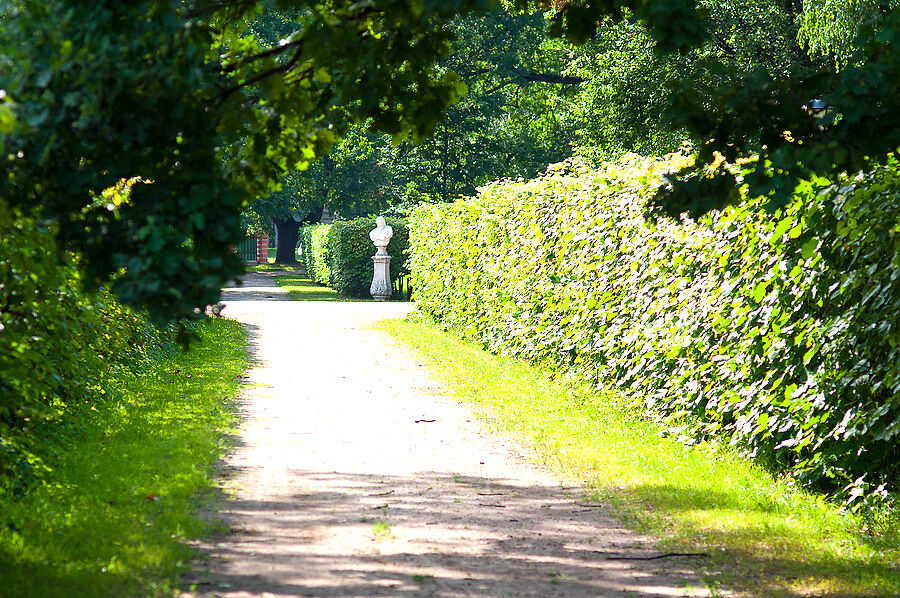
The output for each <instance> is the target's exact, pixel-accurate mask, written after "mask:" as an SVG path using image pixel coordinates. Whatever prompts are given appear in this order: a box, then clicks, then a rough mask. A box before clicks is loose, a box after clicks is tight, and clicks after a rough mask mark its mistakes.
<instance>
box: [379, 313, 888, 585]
mask: <svg viewBox="0 0 900 598" xmlns="http://www.w3.org/2000/svg"><path fill="white" fill-rule="evenodd" d="M381 327H382V329H383V330H385V331H386V332H388V333H389V334H391V335H393V336H394V337H395V338H396V339H397V340H399V341H401V342H403V343H405V344H407V345H410V346H412V347H413V348H415V349H416V350H417V351H418V352H420V353H421V354H422V355H423V356H424V358H425V359H426V360H427V361H430V364H431V365H432V366H433V368H434V371H435V372H437V374H438V375H439V376H441V377H442V378H443V379H444V380H445V381H446V382H447V383H448V384H449V385H450V386H451V387H452V388H453V389H454V390H455V391H456V392H457V393H459V395H460V396H461V397H462V398H463V399H464V400H467V401H468V402H470V404H471V405H472V406H473V407H474V408H475V410H476V411H477V412H479V414H480V415H481V416H482V417H483V418H485V419H487V420H488V421H489V422H491V423H492V424H493V425H495V426H497V427H498V428H501V429H507V430H511V431H513V432H515V433H516V434H518V435H520V436H521V437H523V438H524V439H525V440H526V441H529V442H530V443H531V444H533V445H534V446H535V447H536V448H537V449H538V451H539V453H540V454H541V455H542V456H543V458H545V459H546V460H547V462H548V463H550V464H551V465H553V466H554V467H556V468H558V469H559V470H561V471H563V472H564V473H566V474H568V475H571V476H573V477H575V478H576V479H580V480H584V481H585V482H586V487H587V488H588V489H589V491H590V492H592V493H593V494H594V495H595V497H596V498H598V499H605V500H607V501H609V502H610V503H611V504H613V505H614V506H615V507H616V508H617V509H618V510H619V512H620V514H621V515H622V516H623V517H624V518H625V519H626V521H628V522H629V523H630V524H631V525H633V526H635V527H637V528H639V529H642V530H643V531H648V532H651V533H653V534H655V535H657V536H659V537H661V538H662V542H663V545H664V546H665V547H666V548H667V549H670V550H679V551H687V552H696V551H701V552H706V553H708V554H709V558H708V559H704V561H705V562H706V565H705V567H706V570H705V573H704V574H705V575H706V578H707V583H708V584H709V585H710V586H711V587H713V588H715V587H718V586H719V585H720V584H721V585H722V586H725V587H737V588H741V589H746V590H749V591H751V592H752V593H754V594H756V595H761V596H773V597H792V596H809V595H812V596H835V597H836V596H898V595H900V567H898V566H897V563H898V562H900V540H898V533H897V525H896V520H893V522H891V521H890V520H888V523H884V524H883V525H881V526H878V525H874V524H872V523H871V522H869V523H868V524H867V523H866V522H864V521H863V520H862V519H861V518H859V517H857V516H854V515H850V514H847V513H844V512H843V511H842V510H841V509H840V508H839V507H837V506H836V505H834V504H831V503H828V502H827V501H826V500H824V499H823V498H822V497H819V496H815V495H811V494H808V493H806V492H803V491H801V490H799V489H797V488H796V487H794V486H793V485H792V484H791V483H790V481H789V480H777V479H773V478H772V476H771V475H769V474H768V473H766V472H765V471H763V470H762V469H761V468H760V467H758V466H756V465H754V464H753V463H752V462H751V461H750V460H748V459H746V458H744V457H742V456H740V455H738V454H736V453H735V452H733V451H729V450H727V449H723V448H717V447H713V446H709V445H704V446H699V447H696V448H688V447H685V446H684V445H683V444H681V443H679V442H677V441H676V440H674V439H672V438H669V437H665V436H663V435H662V434H661V428H660V427H659V426H658V425H656V424H654V423H652V422H648V421H646V420H642V419H638V418H635V417H633V416H631V415H630V414H629V413H628V412H627V410H626V409H625V408H623V406H622V403H621V401H620V400H619V399H618V397H617V395H616V393H615V391H614V390H609V391H606V392H602V393H600V392H597V391H593V390H591V389H588V388H585V387H584V386H579V385H576V384H572V383H568V382H566V381H562V380H554V377H553V375H552V374H550V373H548V372H547V371H545V370H541V369H539V368H536V367H533V366H531V365H528V364H525V363H522V362H520V361H516V360H512V359H507V358H501V357H498V356H495V355H492V354H490V353H487V352H485V351H483V350H482V349H481V348H480V347H476V346H475V345H473V344H471V343H468V342H465V341H462V340H460V339H459V338H457V337H455V336H452V335H449V334H447V333H445V332H442V331H440V330H439V329H438V328H436V327H435V326H433V325H431V324H426V323H412V322H401V321H396V320H392V321H388V322H385V323H382V324H381Z"/></svg>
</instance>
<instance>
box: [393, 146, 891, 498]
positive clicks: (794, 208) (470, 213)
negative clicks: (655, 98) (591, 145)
mask: <svg viewBox="0 0 900 598" xmlns="http://www.w3.org/2000/svg"><path fill="white" fill-rule="evenodd" d="M669 160H670V161H668V162H667V161H664V160H654V159H649V158H642V157H638V156H634V155H630V156H626V157H625V158H623V159H622V160H621V161H620V162H618V163H611V164H607V165H605V166H604V167H602V168H599V169H596V170H589V169H587V168H585V167H582V166H580V165H577V164H575V163H572V162H570V163H562V164H559V165H555V166H554V167H552V168H551V170H550V171H548V174H547V175H546V176H544V177H542V178H540V179H537V180H534V181H529V182H524V183H523V182H498V183H494V184H492V185H490V186H488V187H487V188H485V189H483V190H482V191H481V193H479V195H478V196H476V197H473V198H468V199H464V200H461V201H458V202H455V203H452V204H439V205H423V206H421V207H419V208H417V209H416V210H415V211H414V213H413V214H412V217H411V220H410V226H411V231H412V234H411V240H410V241H411V249H410V254H411V256H410V268H411V270H412V277H413V285H414V288H415V299H416V301H417V303H418V307H419V309H421V310H422V311H424V312H425V313H427V314H429V315H430V316H432V317H433V318H434V319H435V320H437V321H438V322H441V323H442V324H443V325H444V326H446V327H447V328H452V329H454V330H458V331H461V332H463V333H465V334H467V335H469V336H470V337H473V338H475V339H478V340H479V341H481V342H483V343H484V345H485V346H486V347H488V348H490V349H492V350H495V351H500V352H504V353H510V354H515V355H519V356H523V357H526V358H529V359H532V360H537V361H541V362H545V363H550V364H552V365H554V366H556V367H561V368H564V369H568V370H570V371H572V372H574V373H576V374H577V375H578V376H580V377H582V378H585V379H588V380H590V381H592V382H593V383H595V384H597V385H598V386H610V385H615V386H617V387H618V388H619V389H621V391H622V392H623V393H624V394H625V395H626V396H627V397H629V398H630V400H631V401H632V402H633V404H634V406H635V407H636V408H637V409H639V410H640V411H642V412H644V413H646V414H650V415H653V416H657V417H664V418H666V421H667V422H669V425H670V429H671V430H672V431H673V433H677V434H679V435H681V436H682V437H684V438H685V440H688V441H693V440H696V439H697V438H701V439H709V440H713V439H718V440H720V441H727V442H730V443H731V444H735V445H739V446H741V447H744V448H746V449H748V450H749V451H750V452H751V453H752V454H754V455H756V456H757V457H760V458H761V459H763V460H764V461H765V462H766V463H768V464H770V465H773V466H777V467H785V468H790V469H792V470H793V472H794V474H795V475H796V476H797V477H798V478H799V479H800V480H802V481H803V482H805V483H807V484H809V485H813V486H815V487H818V488H819V489H825V490H828V491H837V492H839V493H842V495H843V497H844V498H846V499H848V500H855V499H863V498H872V497H878V496H884V495H885V492H886V489H887V488H893V489H894V490H896V488H897V482H898V473H900V450H898V444H897V440H898V435H900V226H898V222H900V175H898V165H897V163H896V162H891V163H890V164H888V165H887V166H885V167H884V168H881V169H879V170H878V171H876V172H874V173H873V174H872V175H870V176H869V177H866V178H857V179H854V180H846V181H841V182H840V183H838V184H834V185H831V184H829V182H828V181H817V182H815V183H806V184H805V185H804V186H803V187H802V188H800V189H798V194H797V197H795V201H794V202H793V203H792V204H790V205H789V206H788V207H786V208H784V209H783V210H780V211H778V212H776V213H775V214H771V213H767V212H766V211H765V210H764V209H763V208H762V207H761V202H759V201H746V202H745V204H744V205H742V206H740V207H735V208H730V209H728V210H726V211H724V212H721V213H716V214H713V215H710V216H707V217H705V218H703V219H702V220H701V221H699V222H691V221H685V222H683V223H676V222H673V221H671V220H668V219H664V218H660V219H657V220H655V221H649V220H648V219H647V218H645V213H646V212H647V209H646V207H647V204H648V201H649V199H650V198H651V197H652V195H653V193H654V192H655V189H656V188H657V187H658V185H659V184H660V177H659V175H660V174H662V173H664V172H666V171H668V170H670V169H672V168H673V167H674V164H673V163H672V162H675V161H684V160H688V158H686V157H683V156H673V157H670V158H669Z"/></svg>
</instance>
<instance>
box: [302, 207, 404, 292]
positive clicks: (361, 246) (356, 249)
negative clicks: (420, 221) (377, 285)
mask: <svg viewBox="0 0 900 598" xmlns="http://www.w3.org/2000/svg"><path fill="white" fill-rule="evenodd" d="M386 220H387V223H388V224H389V225H390V226H391V227H392V228H393V229H394V236H393V237H392V238H391V242H390V243H389V244H388V247H387V252H388V254H389V255H390V256H391V258H392V259H391V280H392V281H395V280H397V278H398V277H399V276H400V275H401V274H407V273H408V270H407V269H406V254H407V251H408V249H409V228H408V226H407V224H406V221H405V220H399V219H398V220H395V219H386ZM373 228H375V219H374V218H356V219H354V220H338V221H336V222H333V223H332V224H326V225H317V226H308V227H304V228H303V231H302V239H303V256H304V258H303V259H304V263H305V265H306V271H307V272H308V273H309V274H310V277H311V278H312V279H313V280H315V281H316V282H319V283H321V284H325V285H328V286H330V287H331V288H333V289H334V290H336V291H337V292H338V293H341V294H342V295H345V296H348V297H359V298H367V297H369V287H370V286H371V284H372V256H373V255H375V247H374V246H373V245H372V241H371V239H369V232H370V231H371V230H372V229H373ZM307 248H309V249H308V250H307Z"/></svg>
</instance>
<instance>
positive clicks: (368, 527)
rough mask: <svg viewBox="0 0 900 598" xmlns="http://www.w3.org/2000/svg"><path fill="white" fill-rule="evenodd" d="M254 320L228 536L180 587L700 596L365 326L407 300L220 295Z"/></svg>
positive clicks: (233, 310) (249, 322)
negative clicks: (488, 429)
mask: <svg viewBox="0 0 900 598" xmlns="http://www.w3.org/2000/svg"><path fill="white" fill-rule="evenodd" d="M225 301H226V304H227V307H226V309H225V312H224V315H226V316H228V317H231V318H235V319H237V320H239V321H241V322H243V323H244V324H245V325H246V326H247V327H248V328H249V330H250V331H251V334H252V342H253V347H254V351H255V352H256V357H257V359H258V360H259V364H258V367H256V368H255V369H253V370H252V371H251V372H250V374H249V375H250V378H249V382H250V383H251V384H250V385H248V387H247V390H246V393H245V396H244V401H245V404H244V409H245V420H244V422H243V425H242V428H241V433H240V441H239V444H238V446H237V448H236V449H235V450H234V451H233V453H232V454H231V455H230V456H229V457H228V458H227V465H226V466H225V469H224V471H223V474H224V478H225V479H226V482H225V486H226V488H227V489H228V491H229V492H230V497H229V498H227V499H226V500H225V501H224V502H223V504H222V505H221V515H222V516H223V517H224V518H225V519H226V520H227V521H228V522H229V523H230V525H231V529H232V533H230V534H228V535H227V536H225V537H222V538H218V539H216V540H214V541H212V542H210V543H209V544H207V545H204V546H202V547H201V548H202V550H203V551H205V552H206V554H207V555H208V556H209V557H210V558H209V559H208V560H206V561H202V560H198V562H197V564H196V570H195V571H194V572H193V573H192V574H191V575H190V576H188V577H187V578H186V579H185V585H187V584H190V583H194V584H196V587H197V591H196V592H194V593H192V594H187V595H189V596H228V597H238V596H334V597H337V596H342V597H343V596H442V597H444V596H446V597H450V596H484V597H487V596H492V597H515V596H541V597H543V596H566V597H571V596H704V595H707V593H706V591H705V590H704V589H700V588H702V587H703V584H702V583H701V582H700V581H699V580H698V578H697V577H696V576H695V575H693V574H692V573H691V572H690V571H689V566H690V562H691V561H690V559H689V558H684V557H675V558H656V559H652V560H640V559H647V558H648V557H655V556H659V552H657V551H656V550H655V548H654V546H653V543H652V542H651V541H649V540H647V539H646V538H643V537H641V536H639V535H637V534H635V533H633V532H630V531H628V530H626V529H623V528H622V527H621V525H620V524H619V523H618V522H616V521H615V520H613V519H611V518H610V517H609V516H608V515H607V514H606V513H605V510H604V508H603V507H599V506H596V505H593V504H588V503H585V502H583V499H581V498H580V497H579V495H578V492H577V490H576V489H573V488H571V487H567V486H565V485H561V484H560V482H559V481H558V480H557V479H556V478H554V477H553V476H552V475H550V474H549V473H548V472H546V471H543V470H541V469H540V468H539V467H537V466H535V465H533V464H532V463H531V460H530V459H529V458H528V455H527V452H526V451H525V450H524V449H522V448H521V447H518V446H517V445H516V444H515V443H513V442H511V441H509V440H508V439H504V438H501V437H499V436H498V435H496V434H489V433H487V432H486V431H485V430H484V429H483V428H482V427H481V426H480V425H479V424H478V423H477V422H476V421H475V420H474V418H473V417H472V415H471V413H470V412H469V411H468V410H467V409H466V408H465V407H462V406H460V405H459V404H458V403H457V402H456V401H455V400H454V399H452V398H451V397H450V395H449V394H447V391H446V390H445V389H443V388H442V387H441V386H440V385H439V384H438V383H437V382H435V380H434V379H433V378H432V377H431V376H430V375H429V373H428V372H427V371H426V370H425V368H424V367H423V366H421V365H420V363H419V362H418V361H417V359H416V357H415V356H414V355H413V354H411V353H410V352H409V351H408V350H406V349H404V348H401V347H398V346H396V345H395V344H393V343H392V341H391V340H390V339H389V338H388V337H386V336H385V335H383V334H382V333H379V332H377V331H375V330H372V329H371V328H370V326H371V323H372V322H374V321H377V320H379V319H383V318H386V317H396V316H400V315H402V314H404V313H405V312H406V311H407V310H408V309H409V306H408V305H405V304H400V303H383V304H379V303H337V302H310V303H297V302H290V301H287V300H286V297H285V296H284V294H283V293H282V292H281V291H280V290H279V289H277V288H276V287H275V286H274V282H272V281H271V277H270V276H269V275H264V274H263V275H251V276H250V277H249V278H248V279H247V281H246V284H245V286H244V288H242V289H234V290H227V291H226V294H225Z"/></svg>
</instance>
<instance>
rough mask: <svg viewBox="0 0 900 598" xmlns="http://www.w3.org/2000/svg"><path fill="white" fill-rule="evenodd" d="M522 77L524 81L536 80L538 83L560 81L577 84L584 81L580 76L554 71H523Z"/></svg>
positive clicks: (563, 83) (564, 83)
mask: <svg viewBox="0 0 900 598" xmlns="http://www.w3.org/2000/svg"><path fill="white" fill-rule="evenodd" d="M522 78H523V79H525V80H526V81H536V82H540V83H560V84H562V85H578V84H579V83H584V79H582V78H581V77H570V76H568V75H557V74H555V73H525V74H524V75H522Z"/></svg>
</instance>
